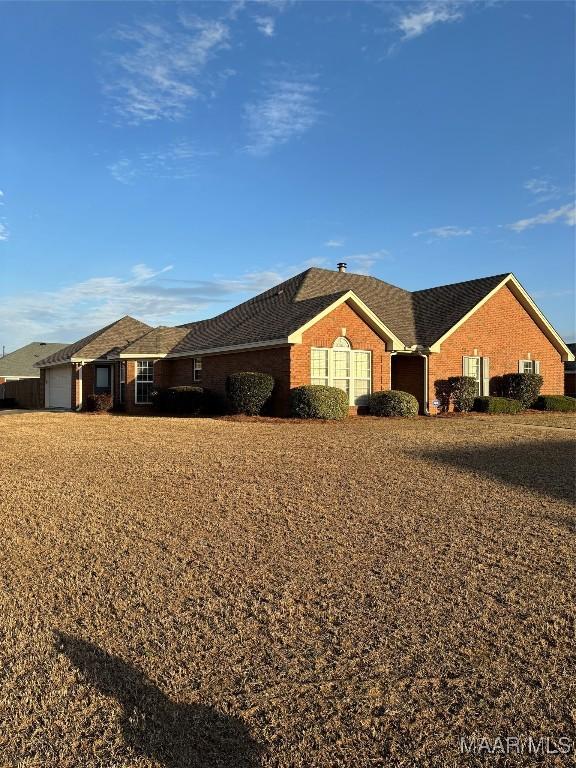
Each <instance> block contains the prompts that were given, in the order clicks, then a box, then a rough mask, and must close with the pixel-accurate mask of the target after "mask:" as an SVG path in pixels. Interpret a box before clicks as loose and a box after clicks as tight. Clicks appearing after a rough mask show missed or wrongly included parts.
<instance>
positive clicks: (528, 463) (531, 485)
mask: <svg viewBox="0 0 576 768" xmlns="http://www.w3.org/2000/svg"><path fill="white" fill-rule="evenodd" d="M418 456H419V457H421V458H425V459H431V460H434V461H438V462H441V463H443V464H450V465H452V466H455V467H458V468H459V469H464V470H473V471H474V472H482V473H483V474H485V475H489V476H491V477H493V478H495V479H496V480H501V481H502V482H504V483H508V484H509V485H515V486H519V487H521V488H526V489H527V490H530V491H538V492H539V493H542V494H545V495H546V496H553V497H555V498H557V499H561V500H562V501H571V502H574V501H575V500H576V487H575V467H576V442H575V441H573V440H551V441H546V442H543V441H540V440H539V441H535V442H518V443H513V444H510V443H505V444H502V445H500V446H495V445H491V446H485V445H483V446H478V447H477V448H473V447H468V446H466V447H458V448H443V449H440V450H427V451H422V452H419V453H418Z"/></svg>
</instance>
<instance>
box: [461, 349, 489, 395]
mask: <svg viewBox="0 0 576 768" xmlns="http://www.w3.org/2000/svg"><path fill="white" fill-rule="evenodd" d="M462 375H463V376H470V377H471V378H473V379H474V381H475V382H476V394H477V395H489V394H490V358H489V357H479V356H478V355H464V357H463V358H462Z"/></svg>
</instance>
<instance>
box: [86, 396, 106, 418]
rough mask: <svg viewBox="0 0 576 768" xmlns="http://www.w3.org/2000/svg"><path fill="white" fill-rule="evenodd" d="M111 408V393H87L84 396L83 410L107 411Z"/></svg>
mask: <svg viewBox="0 0 576 768" xmlns="http://www.w3.org/2000/svg"><path fill="white" fill-rule="evenodd" d="M111 408H112V395H109V394H107V393H102V394H99V395H88V397H87V398H86V405H85V406H84V410H85V411H90V412H91V413H95V412H102V411H109V410H111Z"/></svg>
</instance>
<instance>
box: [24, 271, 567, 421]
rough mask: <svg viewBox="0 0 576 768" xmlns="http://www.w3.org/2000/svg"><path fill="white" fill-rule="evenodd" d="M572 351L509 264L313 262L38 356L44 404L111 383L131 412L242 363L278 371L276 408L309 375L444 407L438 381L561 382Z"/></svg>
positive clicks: (213, 383) (221, 378) (214, 387)
mask: <svg viewBox="0 0 576 768" xmlns="http://www.w3.org/2000/svg"><path fill="white" fill-rule="evenodd" d="M568 360H574V355H573V353H572V352H571V351H570V350H569V349H568V347H567V346H566V344H565V343H564V341H563V340H562V339H561V338H560V336H559V335H558V333H557V332H556V331H555V330H554V328H553V327H552V325H551V324H550V323H549V322H548V320H547V319H546V318H545V317H544V315H543V314H542V312H541V311H540V310H539V309H538V307H537V306H536V304H535V303H534V301H533V300H532V299H531V298H530V296H529V295H528V294H527V292H526V291H525V290H524V288H523V287H522V286H521V285H520V283H519V282H518V280H517V279H516V278H515V277H514V275H513V274H511V273H507V274H502V275H495V276H492V277H482V278H479V279H476V280H468V281H466V282H461V283H454V284H452V285H443V286H440V287H437V288H428V289H425V290H421V291H414V292H411V291H406V290H404V289H402V288H398V287H397V286H394V285H391V284H389V283H386V282H384V281H383V280H379V279H378V278H375V277H369V276H366V275H360V274H353V273H349V272H347V271H346V265H345V264H343V263H340V264H339V265H338V269H337V271H331V270H326V269H318V268H311V269H307V270H306V271H305V272H302V273H300V274H298V275H295V276H294V277H291V278H290V279H288V280H286V281H285V282H283V283H281V284H280V285H277V286H275V287H274V288H270V289H269V290H267V291H264V293H261V294H260V295H258V296H255V297H254V298H252V299H249V300H248V301H245V302H243V303H242V304H239V305H238V306H236V307H233V308H232V309H229V310H227V311H226V312H223V313H222V314H220V315H217V316H216V317H213V318H210V319H207V320H200V321H198V322H193V323H187V324H185V325H181V326H177V327H173V328H170V327H159V328H151V327H150V326H148V325H146V324H145V323H142V322H140V321H138V320H134V319H133V318H131V317H124V318H122V319H121V320H118V321H117V322H115V323H112V324H111V325H109V326H106V327H105V328H102V329H101V330H99V331H96V332H95V333H93V334H92V335H91V336H88V337H87V338H85V339H81V340H80V341H77V342H75V343H74V344H71V345H70V346H68V347H65V348H64V349H61V350H59V351H58V352H56V353H55V354H53V355H49V356H48V357H46V358H45V359H44V360H42V361H41V362H39V363H38V364H37V365H38V366H39V367H40V370H41V375H42V377H43V381H44V386H45V393H46V406H48V407H55V406H56V407H62V408H80V407H81V406H82V404H83V403H84V402H85V399H86V397H87V395H89V394H90V393H94V392H109V393H111V394H112V396H113V398H114V401H115V402H118V403H123V405H124V406H125V408H126V410H127V411H128V412H131V413H137V412H143V411H144V410H145V409H146V408H148V407H149V405H150V394H151V392H152V391H153V390H154V388H157V387H165V386H176V385H182V384H201V385H202V386H203V387H204V388H205V389H207V390H210V391H212V392H214V393H219V394H223V393H224V391H225V384H226V378H227V376H228V375H229V374H230V373H232V372H235V371H262V372H265V373H269V374H271V375H272V376H273V377H274V379H275V381H276V386H275V391H274V395H273V407H274V412H275V413H277V414H285V413H287V409H288V398H289V391H290V389H291V388H292V387H296V386H299V385H302V384H310V383H312V384H329V385H333V386H336V387H340V388H341V389H343V390H344V391H345V392H346V393H347V394H348V398H349V404H350V408H351V411H352V412H354V411H355V410H356V409H358V408H361V407H362V406H364V405H365V404H366V402H367V398H368V395H369V394H370V392H373V391H377V390H381V389H390V388H393V389H401V390H405V391H407V392H411V393H412V394H414V395H415V396H416V398H417V399H418V401H419V403H420V408H421V411H422V412H423V413H434V412H436V406H435V402H434V401H435V381H436V380H438V379H444V378H446V377H448V376H456V375H462V374H464V375H467V376H472V377H474V378H475V379H476V382H477V392H478V394H488V392H489V390H490V380H491V378H492V377H495V376H501V375H502V374H504V373H510V372H516V371H525V372H529V371H532V372H538V373H540V374H541V375H542V376H543V378H544V385H543V390H542V391H543V392H546V393H554V394H556V393H557V394H560V393H562V392H563V389H564V365H563V363H564V361H568Z"/></svg>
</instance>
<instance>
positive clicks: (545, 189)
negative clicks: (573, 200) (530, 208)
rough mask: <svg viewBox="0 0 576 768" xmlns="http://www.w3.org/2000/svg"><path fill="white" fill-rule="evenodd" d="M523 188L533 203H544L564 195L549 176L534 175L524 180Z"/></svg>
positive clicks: (563, 191)
mask: <svg viewBox="0 0 576 768" xmlns="http://www.w3.org/2000/svg"><path fill="white" fill-rule="evenodd" d="M523 186H524V189H525V190H526V191H527V192H529V193H530V195H531V196H532V197H533V202H534V203H546V202H549V201H550V200H557V199H558V198H560V197H563V196H564V195H565V192H566V191H565V190H562V189H561V188H560V187H559V186H558V185H557V184H554V183H553V182H552V181H551V180H550V178H549V177H547V176H544V177H535V178H532V179H528V180H527V181H525V182H524V185H523Z"/></svg>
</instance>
